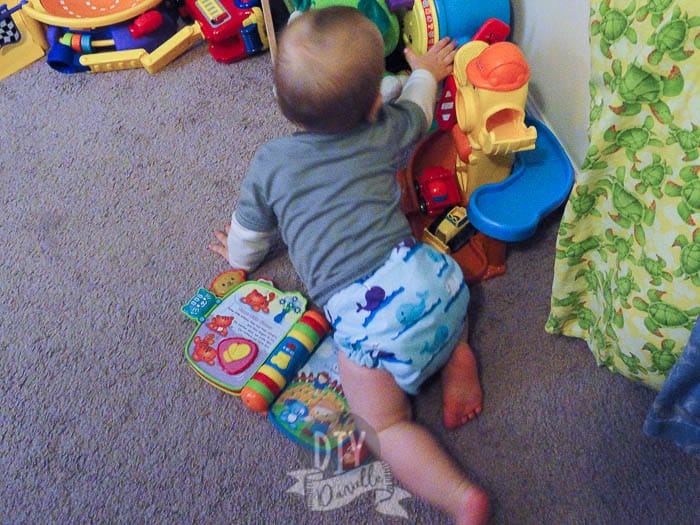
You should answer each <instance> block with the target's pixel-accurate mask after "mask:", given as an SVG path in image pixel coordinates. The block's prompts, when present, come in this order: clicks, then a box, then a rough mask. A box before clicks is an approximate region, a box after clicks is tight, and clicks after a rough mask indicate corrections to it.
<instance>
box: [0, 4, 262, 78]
mask: <svg viewBox="0 0 700 525" xmlns="http://www.w3.org/2000/svg"><path fill="white" fill-rule="evenodd" d="M0 22H2V24H3V26H2V27H3V32H4V33H5V32H8V31H9V30H8V29H7V26H9V25H10V24H11V25H12V26H13V27H14V33H12V34H11V35H10V36H9V37H8V38H6V39H3V40H0V42H1V43H0V46H2V48H1V49H0V52H1V53H2V54H0V78H2V77H4V76H8V75H9V74H12V73H14V72H15V71H17V70H19V69H21V68H23V67H25V66H26V65H28V64H29V63H31V62H33V61H34V60H36V59H37V58H40V57H41V56H43V55H44V51H46V56H47V62H48V64H49V66H51V67H52V68H53V69H55V70H57V71H60V72H62V73H79V72H86V71H89V72H100V71H114V70H121V69H131V68H141V67H142V68H144V69H146V70H147V71H148V72H149V73H156V72H158V71H160V70H161V69H162V68H163V67H165V66H166V65H168V64H169V63H170V62H172V61H173V60H174V59H175V58H177V57H178V56H180V55H181V54H182V53H184V52H185V51H187V50H188V49H189V48H190V47H192V46H193V45H194V44H196V43H198V42H201V41H202V40H206V42H207V44H208V48H209V53H210V54H211V55H212V57H213V58H214V59H215V60H217V61H219V62H223V63H231V62H235V61H238V60H241V59H243V58H245V57H248V56H250V55H253V54H257V53H260V52H262V51H264V50H266V49H268V47H269V44H268V39H267V30H266V27H265V20H264V15H263V12H262V8H261V3H260V0H176V1H172V2H171V1H169V0H166V1H163V0H135V1H134V2H133V3H128V2H127V3H124V2H119V0H90V1H86V0H21V2H20V3H19V4H17V5H15V6H14V7H12V8H11V9H7V8H6V6H3V9H0ZM42 27H43V28H44V29H45V31H43V34H42V31H41V28H42ZM25 32H26V33H27V37H28V38H30V39H33V40H35V41H36V42H37V43H34V44H33V46H31V47H32V50H33V53H32V54H31V56H28V53H29V50H28V45H27V44H28V43H27V42H24V40H25V39H26V38H27V37H25ZM37 51H38V56H37Z"/></svg>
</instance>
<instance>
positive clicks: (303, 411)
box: [280, 399, 309, 429]
mask: <svg viewBox="0 0 700 525" xmlns="http://www.w3.org/2000/svg"><path fill="white" fill-rule="evenodd" d="M308 415H309V408H308V407H307V406H306V405H305V404H304V403H302V402H301V401H298V400H296V399H285V400H284V410H282V412H281V413H280V419H281V420H282V421H284V422H285V423H286V424H287V425H289V426H290V427H291V428H293V429H296V428H297V423H298V422H300V421H303V420H304V419H306V417H307V416H308Z"/></svg>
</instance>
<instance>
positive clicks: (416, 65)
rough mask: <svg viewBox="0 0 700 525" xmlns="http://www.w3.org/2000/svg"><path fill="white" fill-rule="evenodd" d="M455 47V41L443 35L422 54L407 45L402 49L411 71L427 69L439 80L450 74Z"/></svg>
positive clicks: (455, 51)
mask: <svg viewBox="0 0 700 525" xmlns="http://www.w3.org/2000/svg"><path fill="white" fill-rule="evenodd" d="M455 47H456V43H455V41H454V40H452V39H450V38H449V37H445V38H442V39H440V40H439V41H438V42H436V43H435V45H434V46H433V47H431V48H430V49H428V52H427V53H425V54H424V55H416V53H415V52H414V51H413V50H412V49H411V48H408V47H407V48H405V49H404V54H405V56H406V61H407V62H408V65H409V66H411V70H412V71H415V70H416V69H427V70H428V71H430V72H431V73H432V74H433V76H434V77H435V80H437V81H438V82H440V81H441V80H444V79H445V77H447V76H448V75H451V74H452V63H453V62H454V59H455V54H456V53H457V50H456V49H455Z"/></svg>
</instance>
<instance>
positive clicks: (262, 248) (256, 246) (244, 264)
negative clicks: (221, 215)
mask: <svg viewBox="0 0 700 525" xmlns="http://www.w3.org/2000/svg"><path fill="white" fill-rule="evenodd" d="M214 236H215V237H216V239H217V240H218V241H219V242H218V243H211V244H210V245H209V249H210V250H211V251H213V252H215V253H218V254H219V255H221V256H222V257H223V258H224V259H226V260H227V261H228V263H229V264H230V265H231V267H233V268H239V269H241V270H245V271H247V272H252V271H254V270H255V269H256V268H257V267H258V266H260V264H261V263H262V261H263V259H265V256H266V255H267V252H268V251H269V250H270V248H271V247H272V245H273V244H274V241H275V239H276V237H277V232H276V231H274V230H273V231H271V232H256V231H253V230H249V229H247V228H245V227H243V226H241V224H240V223H239V222H238V221H237V220H236V215H235V214H234V216H233V217H232V218H231V224H227V225H226V227H225V229H224V231H221V230H214Z"/></svg>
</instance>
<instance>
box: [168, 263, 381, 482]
mask: <svg viewBox="0 0 700 525" xmlns="http://www.w3.org/2000/svg"><path fill="white" fill-rule="evenodd" d="M182 312H183V313H184V314H185V315H186V316H187V317H189V318H190V319H192V320H193V321H195V322H196V323H197V327H196V328H195V330H194V332H193V333H192V335H191V337H190V339H189V341H188V342H187V344H186V345H185V358H186V360H187V362H188V363H189V365H190V366H191V367H192V368H193V369H194V371H195V372H196V373H197V374H198V375H199V376H200V377H201V378H202V379H204V380H205V381H207V382H208V383H209V384H211V385H213V386H215V387H216V388H219V389H220V390H222V391H224V392H227V393H229V394H233V395H236V396H240V397H241V399H242V401H243V402H244V403H245V404H246V406H248V408H250V409H251V410H254V411H257V412H260V413H264V414H267V417H268V418H269V419H270V421H272V423H273V424H274V425H275V426H276V427H277V428H278V429H280V430H281V431H282V432H283V433H284V434H285V435H286V436H287V437H289V438H290V439H291V440H292V441H294V442H296V443H298V444H300V445H302V446H304V447H306V448H309V449H313V450H315V451H317V452H321V453H323V454H332V455H333V456H335V457H336V458H337V460H338V466H339V467H340V468H344V469H349V468H354V467H356V466H359V465H360V464H361V463H362V462H364V461H365V459H366V458H367V455H368V454H367V452H366V447H364V446H363V443H362V440H361V439H359V437H358V433H357V431H356V427H355V424H354V423H353V420H352V417H351V415H350V410H349V407H348V405H347V402H346V400H345V397H344V396H343V389H342V385H341V383H340V378H339V376H338V371H337V369H338V365H337V354H336V349H335V346H334V345H333V342H332V338H331V337H330V336H329V335H328V332H329V330H330V327H329V326H328V324H327V322H326V320H325V319H324V317H323V315H322V314H320V313H318V312H315V311H313V310H307V301H306V299H305V298H304V296H303V295H302V294H301V293H299V292H282V291H280V290H278V289H277V288H275V286H274V285H273V284H272V283H271V282H269V281H267V280H258V281H248V280H246V276H245V272H243V271H241V270H230V271H228V272H223V273H222V274H220V275H219V276H217V277H216V279H214V281H213V282H212V283H211V285H210V286H209V288H206V289H205V288H200V289H199V290H198V292H197V293H196V294H195V296H194V297H193V298H192V299H191V300H190V301H189V302H188V303H187V304H186V305H184V306H183V307H182Z"/></svg>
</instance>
